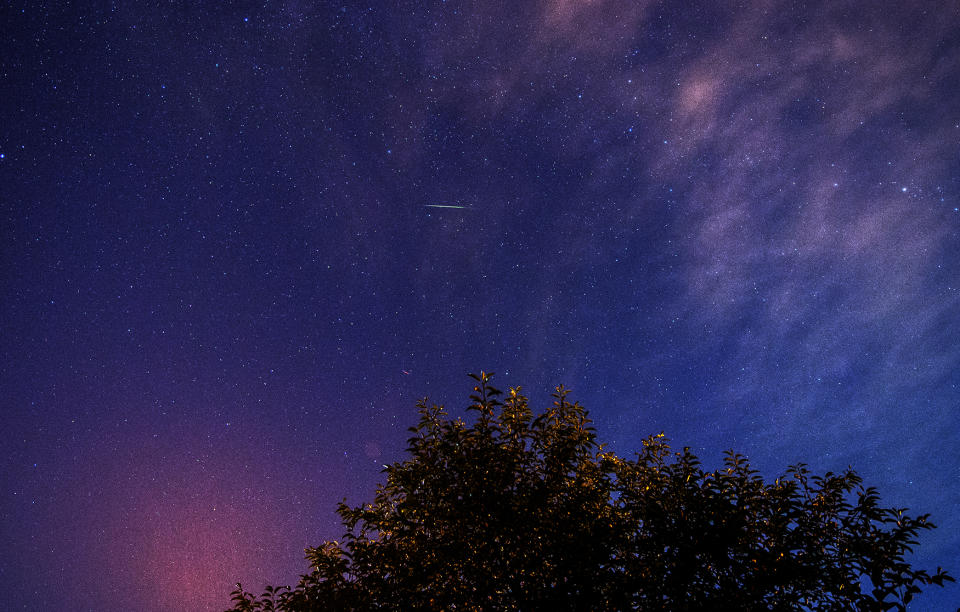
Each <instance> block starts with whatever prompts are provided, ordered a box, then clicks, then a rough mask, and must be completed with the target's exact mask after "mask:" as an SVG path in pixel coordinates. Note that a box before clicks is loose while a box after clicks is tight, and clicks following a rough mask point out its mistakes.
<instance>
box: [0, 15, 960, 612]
mask: <svg viewBox="0 0 960 612" xmlns="http://www.w3.org/2000/svg"><path fill="white" fill-rule="evenodd" d="M2 11H3V23H4V24H5V26H4V36H3V40H2V42H0V45H2V49H0V51H2V52H0V83H3V89H4V91H6V92H8V93H7V94H6V95H4V96H3V97H2V98H0V118H2V125H3V126H4V127H3V129H2V130H0V215H2V216H0V227H2V231H3V240H2V241H0V270H2V274H0V390H2V393H0V402H2V403H0V410H2V414H3V415H4V417H5V419H4V423H5V425H4V434H3V436H2V437H0V549H2V550H4V551H5V552H6V554H5V555H4V558H3V560H0V587H3V592H4V593H5V601H6V603H5V606H7V607H8V609H11V610H14V609H15V610H49V609H64V610H73V609H77V610H81V609H82V610H130V609H137V610H145V611H151V610H157V611H160V610H220V609H224V608H226V607H227V605H228V604H229V592H230V590H232V588H233V585H234V583H236V582H237V581H240V582H242V583H243V584H244V587H245V588H247V589H251V590H255V591H256V590H257V589H259V588H260V587H261V586H262V585H264V584H266V583H272V584H287V583H291V582H295V581H296V578H297V576H298V575H299V574H300V573H302V572H304V571H305V570H306V565H305V563H304V561H303V554H302V552H303V548H305V547H306V546H311V545H317V544H319V543H320V542H321V541H323V540H324V539H336V538H339V536H340V535H341V528H340V526H339V523H338V521H337V520H336V516H335V514H334V508H335V506H336V503H337V502H338V501H340V500H341V499H342V498H344V497H346V498H347V499H349V500H350V501H351V502H359V501H361V500H364V499H368V498H370V497H371V496H372V494H373V491H374V485H375V484H376V483H377V482H379V481H380V480H381V474H380V469H381V468H382V465H383V464H384V463H388V462H391V461H395V460H398V459H400V458H401V457H402V452H403V448H404V446H405V440H406V438H407V435H408V432H407V431H406V428H407V427H408V426H410V425H412V424H413V422H414V420H415V408H414V405H415V403H416V400H417V399H419V398H421V397H423V396H429V397H430V398H431V399H432V400H434V401H436V402H439V403H443V404H445V405H446V406H447V408H448V410H450V411H457V410H460V409H461V408H462V407H463V406H465V403H466V401H467V394H468V392H469V389H470V386H469V385H470V382H469V379H468V378H467V377H466V373H467V372H475V371H479V370H481V369H483V370H486V371H494V372H497V376H496V378H495V379H494V380H495V382H496V384H498V385H499V386H501V387H505V386H516V385H523V387H524V389H525V390H526V393H527V394H528V395H529V396H530V397H531V400H532V401H533V403H534V404H536V403H537V402H539V403H540V404H543V403H546V402H547V401H548V400H549V392H550V391H551V390H552V388H553V387H554V386H555V385H557V384H559V383H563V384H565V385H567V386H569V387H571V388H572V389H573V396H574V397H575V398H576V399H577V400H579V401H580V402H581V403H583V404H584V405H585V406H586V407H587V408H588V409H589V410H590V411H591V415H592V417H593V418H594V420H595V421H596V425H597V429H598V433H599V437H600V439H601V441H607V442H609V443H610V448H611V450H614V451H616V452H618V453H620V454H623V455H630V454H632V453H633V452H634V451H635V450H636V448H637V445H638V444H639V443H640V440H641V439H642V438H643V437H644V436H646V435H648V434H651V433H656V432H659V431H664V432H665V433H666V434H667V436H668V437H670V438H671V439H672V440H673V441H674V443H675V445H677V446H681V447H682V446H685V445H689V446H690V447H691V448H692V449H693V451H694V452H695V453H696V454H698V455H699V456H700V457H701V458H702V459H703V460H704V461H705V463H707V465H713V464H715V463H717V462H718V461H719V458H720V456H721V452H722V451H723V450H725V449H728V448H733V449H735V450H737V451H739V452H742V453H743V454H745V455H747V456H748V457H749V458H750V459H751V461H752V462H753V463H754V464H755V465H756V466H757V467H758V468H759V469H761V470H762V471H763V473H764V474H765V475H767V476H774V475H776V474H778V473H779V472H780V471H781V470H783V469H784V468H785V467H786V466H787V465H788V464H790V463H796V462H801V461H804V462H807V463H809V464H810V466H811V468H812V469H813V470H814V471H816V472H820V473H822V472H824V471H827V470H834V471H837V470H841V469H843V468H845V467H846V466H847V465H852V466H853V468H854V469H856V470H857V471H858V472H860V473H861V474H862V475H863V476H864V479H865V481H866V483H867V484H870V485H875V486H877V487H878V488H879V491H880V494H881V498H882V500H883V502H884V503H885V504H886V505H895V506H908V507H910V508H911V510H912V511H913V512H915V513H926V512H929V513H931V514H932V520H933V522H934V523H936V524H937V525H938V526H939V528H938V529H937V530H936V531H935V532H933V533H932V534H931V535H928V536H925V537H924V539H923V540H922V543H921V546H920V548H919V552H918V554H917V555H916V557H915V558H914V560H915V562H916V563H917V564H918V565H919V566H921V567H927V568H929V569H933V568H935V567H936V566H937V565H942V566H944V567H945V568H946V569H948V570H949V571H951V572H952V573H953V574H954V575H957V574H958V573H960V553H958V551H960V518H958V517H960V487H958V486H957V484H958V481H960V450H958V449H960V446H958V445H957V443H956V441H957V440H960V412H958V410H960V341H958V338H960V212H958V211H960V86H958V83H960V5H958V4H957V3H955V2H941V3H930V2H920V1H913V2H896V3H894V2H886V1H881V2H875V3H864V2H854V1H852V0H840V1H836V0H834V1H831V2H819V1H813V2H806V3H795V2H786V1H777V0H748V1H746V2H741V3H739V4H737V5H736V6H734V5H730V4H726V3H708V2H684V3H668V2H656V1H653V0H640V1H633V2H620V1H617V0H593V1H587V0H580V1H576V0H536V1H534V2H520V3H499V2H468V1H467V2H459V1H456V0H439V1H436V2H433V1H427V2H416V3H377V2H374V3H363V4H355V3H308V2H302V1H299V0H285V1H278V2H262V3H252V2H233V3H198V4H197V3H195V4H182V5H181V4H176V3H174V4H170V3H163V4H158V3H151V2H132V3H123V4H116V3H92V4H91V3H86V5H84V4H83V3H81V5H75V6H68V5H66V4H65V3H49V4H45V3H13V4H8V5H7V6H6V7H5V8H3V9H2ZM958 601H960V587H958V586H956V585H955V584H954V585H951V586H949V587H948V588H945V589H937V590H931V591H928V592H927V593H925V594H923V595H922V596H920V597H918V598H917V600H916V605H915V609H917V610H948V609H950V610H952V609H954V608H956V606H957V602H958Z"/></svg>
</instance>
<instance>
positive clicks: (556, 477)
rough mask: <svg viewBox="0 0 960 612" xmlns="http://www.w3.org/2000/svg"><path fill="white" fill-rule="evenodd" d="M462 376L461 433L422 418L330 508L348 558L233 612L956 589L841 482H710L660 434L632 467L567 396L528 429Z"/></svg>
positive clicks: (444, 418)
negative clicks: (465, 406)
mask: <svg viewBox="0 0 960 612" xmlns="http://www.w3.org/2000/svg"><path fill="white" fill-rule="evenodd" d="M472 376H473V378H474V379H475V380H476V382H477V384H476V387H475V388H474V391H475V393H474V394H473V395H471V396H470V397H471V400H472V401H473V403H472V405H471V406H470V408H469V410H470V411H473V412H476V418H475V420H474V421H473V423H472V424H467V423H466V422H464V421H463V420H461V419H459V418H457V419H451V418H450V417H448V415H447V413H446V412H444V410H443V408H442V407H439V406H435V405H433V406H431V405H428V404H427V402H426V400H424V401H422V402H420V403H419V405H418V408H419V413H420V421H419V423H418V424H417V425H416V426H415V427H412V428H411V429H410V431H411V432H412V433H413V437H411V438H410V440H409V448H408V449H407V450H408V452H409V454H410V457H409V458H408V459H406V460H405V461H402V462H398V463H394V464H393V465H390V466H388V467H387V468H386V470H385V472H386V475H387V476H386V484H384V485H381V486H380V487H379V488H378V490H377V492H376V497H375V499H374V501H373V503H369V504H363V505H360V506H357V507H348V506H347V505H345V504H343V503H341V504H340V506H339V508H338V513H339V514H340V516H341V518H342V520H343V524H344V526H345V527H346V530H347V531H346V534H345V535H344V537H343V541H342V542H327V543H325V544H323V545H322V546H320V547H318V548H310V549H308V550H307V559H308V560H309V561H310V566H311V572H310V573H309V574H307V575H304V576H302V577H301V579H300V583H299V584H298V585H297V586H296V587H295V588H293V589H291V588H289V587H280V588H274V587H267V590H266V591H265V592H264V593H263V594H262V595H261V596H260V597H256V596H254V595H253V594H251V593H248V592H245V591H244V590H243V588H242V587H241V585H239V584H238V585H237V590H236V591H234V592H233V593H232V597H233V602H234V607H233V608H232V610H235V611H244V610H254V611H266V610H285V611H312V610H797V609H808V610H848V609H855V610H890V609H897V610H904V609H905V608H904V604H906V603H907V602H909V601H910V600H911V599H912V597H913V596H914V594H916V593H918V592H920V589H921V587H922V586H925V585H930V584H935V585H939V586H943V583H944V581H947V580H951V581H952V580H953V578H952V577H951V576H949V575H948V574H947V573H946V572H944V571H943V570H942V569H940V568H937V571H936V573H934V574H932V575H931V574H929V573H928V572H926V571H924V570H918V569H914V568H913V567H912V566H911V565H910V564H909V563H907V562H906V561H905V560H904V555H905V554H906V553H908V552H910V551H911V550H912V548H911V547H912V546H914V545H915V544H916V543H917V541H916V537H917V534H918V533H919V532H920V531H921V530H925V529H932V528H933V527H934V526H933V524H932V523H930V522H929V521H928V520H927V516H928V515H921V516H918V517H911V516H908V515H907V514H906V513H905V510H904V509H899V508H883V507H881V506H880V505H879V497H878V495H877V493H876V491H875V490H874V489H873V488H872V487H868V488H864V487H863V486H862V484H861V479H860V477H859V476H858V475H857V474H856V473H855V472H853V471H852V470H847V471H845V472H844V473H842V474H833V473H829V472H828V473H827V474H825V475H823V476H815V475H811V473H810V472H809V471H808V469H807V468H806V467H805V466H803V465H795V466H790V467H788V468H787V471H786V473H785V474H784V475H783V476H781V477H780V478H778V479H776V480H775V481H774V482H772V483H767V482H764V480H763V478H761V477H760V476H759V475H758V474H757V472H756V471H755V470H753V469H751V468H750V466H749V464H748V463H747V461H746V459H745V458H743V457H742V456H740V455H738V454H735V453H733V452H729V453H727V455H726V458H725V460H724V466H723V467H722V468H721V469H718V470H714V471H710V472H707V471H704V469H703V468H702V467H701V464H700V462H699V461H698V460H697V458H696V457H695V456H694V455H693V454H691V453H690V451H689V449H686V448H685V449H684V450H683V451H682V452H672V451H671V449H670V447H669V445H668V442H667V440H666V438H665V437H664V436H663V434H660V435H657V436H651V437H649V438H647V439H646V440H645V441H644V442H643V447H642V449H641V450H640V451H639V453H638V455H637V458H636V459H633V460H628V459H624V458H621V457H618V456H616V455H614V454H613V453H609V452H604V451H603V448H602V446H601V445H600V444H598V443H597V440H596V435H595V432H594V429H593V428H592V427H591V425H590V423H591V422H590V419H589V418H588V416H587V411H586V410H585V409H584V408H583V407H581V406H580V405H579V404H578V403H570V402H569V401H568V399H567V394H568V391H567V389H564V388H563V387H562V386H561V387H558V388H557V390H556V393H555V394H554V396H553V397H554V400H555V401H554V402H553V405H552V406H551V407H550V408H549V409H548V410H546V411H545V412H543V413H541V414H538V415H536V416H535V415H534V414H533V413H532V411H531V409H530V408H529V406H528V402H527V398H525V397H524V396H523V395H521V393H520V388H516V389H511V390H510V392H509V393H508V394H507V395H506V397H505V399H504V400H503V401H502V402H501V401H500V400H499V399H498V398H499V397H501V396H502V393H501V392H500V391H498V390H497V389H494V388H493V387H492V386H491V385H490V376H491V375H490V374H484V373H481V374H480V375H479V376H474V375H472Z"/></svg>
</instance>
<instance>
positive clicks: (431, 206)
mask: <svg viewBox="0 0 960 612" xmlns="http://www.w3.org/2000/svg"><path fill="white" fill-rule="evenodd" d="M424 206H425V207H426V208H469V207H468V206H453V205H452V204H424Z"/></svg>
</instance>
